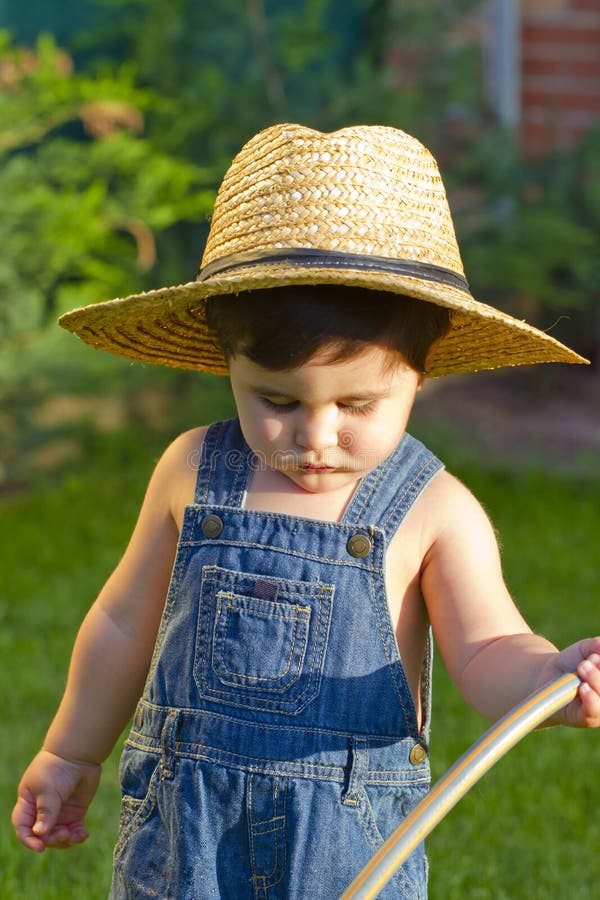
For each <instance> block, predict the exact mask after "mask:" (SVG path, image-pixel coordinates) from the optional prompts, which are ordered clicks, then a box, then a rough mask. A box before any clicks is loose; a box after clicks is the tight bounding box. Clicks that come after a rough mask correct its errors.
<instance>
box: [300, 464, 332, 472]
mask: <svg viewBox="0 0 600 900" xmlns="http://www.w3.org/2000/svg"><path fill="white" fill-rule="evenodd" d="M300 469H301V470H302V471H303V472H333V466H326V465H322V464H316V463H306V464H305V465H303V466H300Z"/></svg>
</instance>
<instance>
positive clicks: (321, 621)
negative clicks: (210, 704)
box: [194, 566, 334, 715]
mask: <svg viewBox="0 0 600 900" xmlns="http://www.w3.org/2000/svg"><path fill="white" fill-rule="evenodd" d="M333 590H334V589H333V585H327V584H313V583H310V582H304V581H290V580H288V579H274V578H265V577H263V576H260V575H251V574H248V573H244V574H240V573H238V572H234V571H231V570H229V569H223V568H220V567H218V566H205V567H204V568H203V570H202V581H201V588H200V603H199V618H198V629H197V637H196V651H195V660H194V677H195V679H196V684H197V686H198V689H199V690H200V693H201V694H202V696H203V697H205V698H206V699H208V700H213V701H217V702H221V703H225V704H228V705H234V706H237V707H241V708H244V709H253V710H263V711H265V712H275V713H283V714H286V713H287V714H288V715H295V714H297V713H299V712H300V711H301V710H302V709H303V708H304V707H305V706H306V704H307V703H309V702H310V701H311V700H312V699H314V697H315V696H316V695H317V694H318V692H319V686H320V681H321V673H322V668H323V660H324V655H325V648H326V644H327V635H328V631H329V621H330V617H331V602H332V598H333Z"/></svg>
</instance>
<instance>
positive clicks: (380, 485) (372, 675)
mask: <svg viewBox="0 0 600 900" xmlns="http://www.w3.org/2000/svg"><path fill="white" fill-rule="evenodd" d="M258 464H259V461H258V460H257V459H256V458H255V457H254V455H253V454H252V452H251V451H250V450H249V448H248V446H247V444H246V443H245V441H244V439H243V437H242V434H241V431H240V427H239V423H238V421H237V419H234V420H231V421H228V422H222V423H217V424H215V425H212V426H211V427H210V429H209V430H208V433H207V435H206V438H205V441H204V445H203V448H202V453H201V454H200V465H199V471H198V479H197V486H196V494H195V497H194V503H193V504H192V505H190V506H188V507H187V508H186V511H185V516H184V522H183V528H182V532H181V537H180V540H179V545H178V550H177V556H176V560H175V564H174V568H173V574H172V578H171V585H170V589H169V594H168V598H167V602H166V606H165V611H164V615H163V619H162V622H161V625H160V630H159V633H158V639H157V643H156V649H155V652H154V656H153V659H152V664H151V667H150V671H149V675H148V680H147V683H146V688H145V691H144V696H143V698H142V700H141V701H140V703H139V705H138V709H137V711H136V715H135V719H134V722H133V727H132V730H131V733H130V736H129V738H128V740H127V742H126V744H125V748H124V752H123V757H122V761H121V780H122V790H123V800H122V810H121V825H120V833H119V839H118V843H117V846H116V849H115V870H114V878H113V886H112V891H111V897H112V898H125V897H127V898H129V897H135V898H141V897H155V898H160V900H192V898H194V900H205V898H223V900H276V898H277V900H334V898H337V897H339V895H340V894H341V893H342V891H343V890H344V889H345V888H346V887H347V886H348V884H349V883H350V882H351V881H352V879H353V878H354V876H355V875H356V874H357V873H358V872H359V871H360V869H361V868H362V867H363V866H364V865H365V863H366V862H367V861H368V860H369V859H370V857H371V856H372V855H373V853H374V852H375V851H376V850H377V848H378V847H379V846H380V845H381V843H382V841H383V840H384V839H385V838H386V837H388V836H389V834H390V833H391V832H392V831H393V829H394V827H395V826H396V825H397V824H399V822H400V821H401V819H402V818H403V816H405V815H406V814H407V812H408V811H409V810H410V809H411V808H412V807H413V806H414V805H415V803H417V802H418V800H420V799H421V797H422V796H423V795H424V794H425V793H426V791H427V790H428V787H429V778H430V775H429V761H428V757H427V737H428V727H429V706H430V652H429V649H428V651H427V654H426V658H425V660H424V664H423V672H422V678H421V681H422V690H421V693H422V698H421V702H422V708H423V713H422V714H423V723H424V724H423V727H422V729H421V731H420V732H419V728H418V724H417V716H416V712H415V707H414V703H413V699H412V696H411V693H410V690H409V687H408V684H407V680H406V675H405V672H404V668H403V665H402V662H401V660H400V657H399V653H398V644H397V641H396V637H395V634H394V629H393V626H392V622H391V618H390V614H389V610H388V604H387V600H386V591H385V578H384V561H385V553H386V547H387V545H388V543H389V541H390V539H391V538H392V536H393V535H394V533H395V532H396V530H397V528H398V526H399V524H400V522H401V521H402V519H403V518H404V516H405V515H406V514H407V512H408V511H409V509H410V508H411V506H412V504H413V503H414V502H415V500H416V499H417V498H418V496H419V494H420V493H421V491H422V490H423V489H424V488H425V486H426V485H427V484H428V482H429V480H430V479H431V478H432V477H433V476H434V475H435V474H436V473H437V472H438V471H439V470H440V469H441V463H440V462H439V460H437V459H436V458H435V457H434V456H433V455H432V454H431V453H430V452H429V451H428V450H427V449H426V448H425V447H424V446H423V445H422V444H420V443H419V442H418V441H416V440H415V439H414V438H412V437H410V436H409V435H405V437H404V438H403V439H402V441H401V442H400V444H399V445H398V447H397V448H396V450H395V451H394V452H393V453H392V454H391V455H390V456H389V457H388V458H387V459H386V460H385V461H384V462H383V463H382V464H381V465H380V466H378V468H376V469H375V470H374V471H372V472H370V473H369V474H368V475H367V476H365V477H364V478H363V479H362V481H361V482H360V484H359V485H358V487H357V489H356V491H355V493H354V496H353V497H352V499H351V501H350V503H349V505H348V507H347V508H346V511H345V513H344V515H343V518H342V519H341V521H340V522H326V521H325V522H323V521H316V520H313V519H308V518H300V517H294V516H288V515H284V514H278V513H271V512H257V511H254V510H246V509H244V508H243V503H244V497H245V490H246V486H247V483H248V480H249V476H250V474H251V471H252V467H253V466H255V465H258ZM426 894H427V875H426V860H425V855H424V852H423V848H422V847H421V848H419V849H418V850H417V851H415V852H414V853H413V854H412V856H411V857H410V858H409V859H408V860H407V862H406V863H405V864H404V866H403V867H402V868H401V869H400V870H399V872H398V873H397V874H395V875H394V876H393V878H392V879H391V881H390V882H389V883H388V884H387V886H386V887H385V888H384V889H383V891H382V892H381V894H380V897H381V898H387V900H390V898H407V900H418V898H424V897H426Z"/></svg>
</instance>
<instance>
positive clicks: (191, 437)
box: [149, 426, 208, 528]
mask: <svg viewBox="0 0 600 900" xmlns="http://www.w3.org/2000/svg"><path fill="white" fill-rule="evenodd" d="M207 427H208V426H200V427H198V428H192V429H190V430H189V431H184V432H183V434H180V435H179V436H178V437H176V438H175V440H173V441H172V442H171V443H170V444H169V446H168V447H167V449H166V450H165V451H164V453H163V455H162V456H161V458H160V459H159V461H158V463H157V465H156V468H155V470H154V473H153V475H152V478H151V482H150V485H151V488H152V489H154V490H155V491H156V492H157V494H160V495H161V496H162V497H163V498H164V499H165V500H167V502H168V504H169V507H170V511H171V515H172V517H173V519H174V520H175V522H176V524H177V526H178V528H179V527H180V525H181V521H182V518H183V510H184V508H185V507H186V506H187V505H188V504H189V503H192V501H193V499H194V489H195V486H196V477H197V474H198V465H199V462H200V457H201V452H202V443H203V441H204V437H205V435H206V431H207ZM151 488H149V490H150V489H151Z"/></svg>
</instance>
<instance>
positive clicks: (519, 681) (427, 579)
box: [421, 473, 600, 727]
mask: <svg viewBox="0 0 600 900" xmlns="http://www.w3.org/2000/svg"><path fill="white" fill-rule="evenodd" d="M436 482H437V484H436ZM431 488H433V490H432V492H431V494H430V496H429V497H428V498H427V501H426V502H427V503H429V504H431V513H432V516H435V520H436V523H437V524H436V526H435V533H434V536H433V540H432V542H431V545H430V547H429V550H428V552H427V553H426V556H425V559H424V563H423V568H422V578H421V583H422V589H423V595H424V597H425V601H426V604H427V608H428V612H429V616H430V620H431V624H432V627H433V630H434V633H435V636H436V640H437V642H438V645H439V647H440V651H441V653H442V656H443V658H444V661H445V663H446V666H447V668H448V671H449V673H450V675H451V677H452V678H453V680H454V682H455V683H456V685H457V686H458V688H459V690H460V691H461V692H462V694H463V695H464V697H465V698H466V699H467V701H468V702H469V703H471V704H472V705H473V706H474V707H475V708H476V709H477V710H478V711H479V712H480V713H482V715H484V716H486V717H487V718H489V719H491V720H496V719H497V718H499V717H500V716H501V715H503V714H504V713H506V712H507V711H508V710H509V709H510V708H511V707H512V706H514V705H516V704H517V703H518V702H520V701H521V700H522V699H524V697H526V696H527V695H528V694H530V693H532V692H533V691H534V690H536V689H537V688H538V687H541V686H542V684H545V683H547V682H548V681H551V680H552V679H554V678H557V677H558V676H559V675H561V674H564V673H565V672H567V671H576V672H577V674H578V675H579V677H580V678H581V679H582V682H583V684H582V685H581V687H580V689H579V693H578V697H577V698H576V699H575V700H573V701H572V702H571V703H570V704H569V705H568V706H567V707H565V709H564V710H562V711H561V712H560V713H558V714H557V715H556V716H555V717H554V718H553V720H552V723H553V724H554V723H562V724H568V725H576V726H587V727H597V726H599V725H600V638H590V639H589V640H584V641H580V642H579V643H577V644H574V645H573V646H571V647H569V648H567V649H566V650H564V651H563V652H562V653H559V652H558V650H557V649H556V647H555V646H554V645H553V644H551V643H550V642H549V641H547V640H546V639H545V638H543V637H541V636H539V635H536V634H533V633H532V631H531V629H530V628H529V626H528V625H527V623H526V622H525V620H524V619H523V617H522V616H521V614H520V613H519V611H518V610H517V608H516V606H515V604H514V603H513V601H512V599H511V597H510V595H509V593H508V590H507V588H506V585H505V584H504V579H503V577H502V571H501V565H500V555H499V552H498V546H497V542H496V538H495V535H494V532H493V529H492V527H491V525H490V522H489V520H488V518H487V516H486V515H485V513H484V511H483V510H482V508H481V506H480V504H479V503H478V502H477V501H476V500H475V498H474V497H473V496H472V494H470V493H469V491H467V489H466V488H465V487H464V486H463V485H461V484H460V482H458V481H457V480H456V479H454V478H452V476H450V475H448V474H447V473H442V474H441V475H440V476H438V478H436V479H435V481H434V482H432V485H431ZM427 493H429V492H427ZM424 496H425V495H424ZM548 602H557V601H555V600H554V599H553V598H548Z"/></svg>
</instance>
